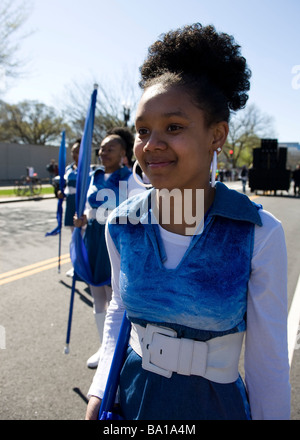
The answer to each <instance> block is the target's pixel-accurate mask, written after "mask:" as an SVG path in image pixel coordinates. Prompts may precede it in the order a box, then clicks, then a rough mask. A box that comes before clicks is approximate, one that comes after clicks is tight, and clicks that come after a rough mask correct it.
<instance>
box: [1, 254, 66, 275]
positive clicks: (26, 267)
mask: <svg viewBox="0 0 300 440" xmlns="http://www.w3.org/2000/svg"><path fill="white" fill-rule="evenodd" d="M69 255H70V254H64V255H61V257H60V258H61V259H65V258H67V257H69ZM57 260H58V257H53V258H49V259H48V260H44V261H39V262H38V263H33V264H30V265H28V266H23V267H19V269H14V270H10V271H8V272H5V273H2V274H0V280H1V279H2V278H7V277H9V276H11V275H16V274H18V273H20V272H26V271H27V270H30V269H35V268H36V267H39V266H44V265H45V264H48V263H52V262H54V261H56V262H57Z"/></svg>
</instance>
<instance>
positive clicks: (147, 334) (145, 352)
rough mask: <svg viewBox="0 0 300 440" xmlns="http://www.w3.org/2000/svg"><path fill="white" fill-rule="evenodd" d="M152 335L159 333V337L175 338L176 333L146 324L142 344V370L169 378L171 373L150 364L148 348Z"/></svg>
mask: <svg viewBox="0 0 300 440" xmlns="http://www.w3.org/2000/svg"><path fill="white" fill-rule="evenodd" d="M154 333H159V334H161V335H164V336H169V337H171V338H176V336H177V332H176V331H175V330H172V329H170V328H163V327H157V326H155V325H152V324H147V327H146V330H145V334H144V338H143V342H142V353H143V358H142V367H143V368H144V370H147V371H152V372H153V373H156V374H159V375H161V376H164V377H167V378H170V377H171V376H172V373H173V372H172V371H170V370H165V369H164V368H161V367H158V366H157V365H154V364H152V363H151V360H150V357H151V353H150V350H149V347H150V345H151V342H152V339H153V334H154Z"/></svg>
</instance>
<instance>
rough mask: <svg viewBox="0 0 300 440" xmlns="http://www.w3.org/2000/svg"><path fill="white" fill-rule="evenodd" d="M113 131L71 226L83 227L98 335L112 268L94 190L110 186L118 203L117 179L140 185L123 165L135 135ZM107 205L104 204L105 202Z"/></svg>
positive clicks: (129, 188)
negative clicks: (80, 214)
mask: <svg viewBox="0 0 300 440" xmlns="http://www.w3.org/2000/svg"><path fill="white" fill-rule="evenodd" d="M115 133H117V134H109V135H107V136H106V137H105V138H104V139H103V141H102V142H101V145H100V149H99V158H100V160H101V164H102V167H100V168H97V169H96V170H95V171H94V172H93V173H92V177H91V182H90V186H89V189H88V192H87V204H86V209H85V213H84V216H83V217H82V218H80V219H78V218H77V217H76V215H75V217H74V226H75V227H82V226H85V228H84V243H85V246H86V249H87V253H88V258H89V263H90V266H91V271H92V274H93V281H94V283H95V285H92V284H90V285H89V287H90V290H91V294H92V296H93V300H94V308H93V312H94V317H95V321H96V325H97V330H98V334H99V338H100V343H101V340H102V334H103V323H104V318H105V313H106V309H107V306H108V304H109V302H110V300H111V285H110V282H111V268H110V261H109V257H108V253H107V248H106V243H105V224H104V223H100V222H99V221H98V220H97V209H98V208H99V206H101V204H102V203H103V201H104V200H102V201H100V200H98V197H97V194H98V192H99V191H100V190H101V189H105V190H112V191H113V192H114V194H115V196H116V198H115V200H114V202H116V203H114V205H112V208H111V210H112V209H113V208H115V206H117V205H118V203H119V198H121V197H123V200H124V196H123V195H122V194H119V182H120V181H123V182H127V185H126V189H127V192H128V194H130V193H131V192H132V191H134V190H135V192H141V191H142V188H141V186H139V184H138V183H137V182H136V180H135V179H134V177H133V175H132V172H131V171H130V170H129V169H128V168H127V167H126V166H123V158H124V157H126V156H128V157H131V156H132V152H133V151H132V150H133V142H134V138H133V135H132V133H131V132H130V131H129V130H128V129H126V128H123V127H119V128H117V127H115ZM106 207H107V204H106ZM100 349H101V346H100V348H99V349H98V350H97V351H96V353H95V354H93V355H92V356H91V357H90V358H89V359H88V360H87V366H88V367H89V368H96V367H97V365H98V361H99V357H100Z"/></svg>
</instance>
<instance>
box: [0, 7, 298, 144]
mask: <svg viewBox="0 0 300 440" xmlns="http://www.w3.org/2000/svg"><path fill="white" fill-rule="evenodd" d="M31 3H32V10H31V13H30V15H29V19H28V20H27V22H26V24H25V26H24V30H33V31H34V33H33V34H32V35H31V36H29V37H28V38H27V39H26V40H24V41H23V42H22V43H21V50H20V56H23V57H25V58H29V59H30V63H29V65H28V66H27V67H26V73H27V75H26V78H24V79H16V80H15V81H14V83H13V84H12V85H11V87H10V89H9V90H8V91H7V92H6V93H4V94H3V93H2V96H1V97H2V99H4V100H5V101H7V102H11V103H17V102H19V101H21V100H24V99H29V100H31V99H33V100H39V101H40V102H44V103H45V104H47V105H52V106H55V105H56V103H57V102H58V101H59V99H60V97H61V96H63V93H64V90H65V89H66V87H68V86H69V85H70V83H72V82H74V81H76V82H86V80H87V79H89V78H92V77H93V78H99V80H100V81H103V83H104V84H108V83H110V84H112V86H114V84H115V83H116V81H118V79H120V78H121V77H122V75H123V76H124V74H125V72H129V75H130V76H132V78H133V80H134V81H135V82H137V81H138V67H139V66H140V65H141V63H142V62H143V59H144V58H145V56H146V53H147V48H148V46H149V45H150V44H151V43H152V42H154V41H155V39H156V38H157V37H158V35H160V34H161V33H163V32H166V31H168V30H170V29H174V28H177V27H179V26H183V25H185V24H191V23H194V22H200V23H202V24H204V25H207V24H214V25H215V27H216V29H217V30H219V31H224V32H227V33H229V34H232V35H233V36H234V37H235V39H236V41H237V42H238V43H239V44H240V45H241V46H242V53H243V55H244V56H245V57H246V59H247V61H248V64H249V67H250V68H251V70H252V82H251V91H250V99H249V103H255V104H256V105H257V106H258V108H259V109H260V110H261V111H262V112H263V113H267V114H268V115H270V116H273V117H274V128H275V134H276V136H277V137H278V139H279V141H281V142H284V141H285V142H300V78H299V81H298V82H297V81H294V84H295V83H296V85H297V84H299V88H296V87H293V83H292V80H293V76H295V74H292V69H293V68H294V69H296V67H295V66H299V73H300V22H299V19H300V1H299V0H31ZM220 74H221V72H220ZM91 89H92V84H91ZM88 99H89V97H88V98H87V100H88ZM124 99H126V97H125V96H124Z"/></svg>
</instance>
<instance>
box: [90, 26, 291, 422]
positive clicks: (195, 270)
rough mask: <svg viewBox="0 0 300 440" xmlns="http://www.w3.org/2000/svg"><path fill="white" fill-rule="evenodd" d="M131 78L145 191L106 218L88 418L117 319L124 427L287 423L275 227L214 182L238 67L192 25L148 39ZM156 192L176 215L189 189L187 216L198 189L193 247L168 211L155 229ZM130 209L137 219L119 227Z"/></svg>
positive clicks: (229, 43) (238, 83) (236, 52)
mask: <svg viewBox="0 0 300 440" xmlns="http://www.w3.org/2000/svg"><path fill="white" fill-rule="evenodd" d="M141 75H142V80H141V86H142V89H143V95H142V97H141V100H140V103H139V106H138V109H137V113H136V131H137V136H136V140H135V146H134V153H135V156H136V158H137V159H138V162H139V164H140V166H141V168H142V169H143V171H144V172H145V174H146V175H147V177H148V178H149V180H150V182H151V183H152V185H153V189H152V190H150V191H147V192H145V193H143V194H141V195H138V196H136V197H133V198H131V199H129V201H128V202H127V203H125V204H122V205H120V206H119V207H118V208H117V209H116V210H114V211H113V213H112V214H111V216H110V218H109V219H108V223H107V243H108V249H109V254H110V258H111V263H112V277H113V278H112V288H113V296H112V301H111V303H110V306H109V309H108V312H107V317H106V323H105V329H104V339H103V351H102V354H101V359H100V361H99V365H98V370H97V372H96V374H95V377H94V380H93V383H92V385H91V387H90V390H89V393H88V394H89V398H90V400H89V404H88V408H87V413H86V418H87V419H96V418H97V415H98V411H99V407H100V403H101V398H102V397H103V393H104V389H105V384H106V380H107V376H108V372H109V367H110V363H111V359H112V355H113V352H114V345H115V342H116V339H117V336H118V332H119V327H120V323H121V320H122V316H123V313H124V310H126V312H127V316H128V318H129V320H130V321H131V337H130V341H129V347H128V350H127V356H126V360H125V363H124V365H123V368H122V371H121V376H120V384H119V395H118V401H119V405H120V412H121V415H122V416H123V417H124V418H125V419H128V420H130V419H133V420H138V419H144V420H145V419H148V420H159V419H163V420H176V419H178V420H184V419H185V420H187V419H189V420H199V419H200V420H205V419H218V420H221V419H227V420H230V419H231V420H232V419H235V420H247V419H248V420H249V419H251V418H252V419H288V418H289V416H290V385H289V362H288V350H287V257H286V247H285V239H284V233H283V229H282V226H281V224H280V222H279V221H278V220H277V219H275V218H274V217H273V216H272V215H271V214H270V213H268V212H266V211H264V210H263V209H262V207H261V206H259V205H256V204H254V203H253V202H251V201H250V200H249V199H248V198H247V197H246V196H245V195H244V194H240V193H238V192H236V191H233V190H229V189H228V188H227V187H226V186H225V185H224V184H223V183H221V182H217V183H216V184H215V182H214V174H215V168H216V158H217V155H218V153H219V152H220V151H221V150H222V147H223V145H224V143H225V141H226V137H227V134H228V121H229V117H230V112H231V111H237V110H239V109H240V108H243V107H244V106H245V104H246V101H247V98H248V96H247V92H248V90H249V78H250V71H249V69H248V67H247V64H246V60H245V59H244V58H243V57H242V55H241V53H240V47H239V46H238V45H237V44H236V43H235V41H234V39H233V37H231V36H229V35H227V34H225V33H217V32H216V30H215V29H214V27H213V26H206V27H202V26H201V25H200V24H195V25H192V26H186V27H183V28H182V29H178V30H175V31H171V32H168V33H166V34H165V35H163V36H162V37H161V38H160V39H159V40H158V41H156V42H155V43H154V44H153V45H152V46H151V47H150V49H149V54H148V57H147V59H146V60H145V62H144V64H143V66H142V68H141ZM211 163H212V164H213V166H212V179H211V180H210V169H211ZM162 189H166V190H168V191H172V190H174V189H177V190H180V193H181V194H182V198H181V199H180V198H179V209H181V212H182V213H183V212H184V209H185V208H186V206H185V202H186V199H185V191H186V190H190V191H192V195H193V205H192V207H193V213H194V215H195V211H196V208H197V206H195V203H196V202H195V200H197V199H196V195H197V190H199V189H202V190H203V193H204V195H203V204H204V216H203V218H202V219H201V220H202V221H203V223H204V225H203V226H202V227H201V228H200V229H197V230H195V231H194V235H192V236H191V235H188V234H187V228H188V226H189V223H188V221H187V220H186V218H185V217H184V216H183V215H182V216H181V218H182V221H181V222H178V221H177V220H178V219H176V218H175V214H176V209H177V213H178V206H177V207H176V209H175V206H174V205H170V217H169V221H166V220H164V219H163V216H162V214H161V213H162V208H163V202H164V200H163V198H162V197H160V190H162ZM150 200H151V201H152V202H153V200H154V205H155V206H151V207H150V208H149V206H150ZM180 203H181V204H180ZM189 207H191V206H189ZM154 208H156V211H158V214H157V215H156V220H157V222H156V224H155V221H151V219H153V211H155V209H154ZM137 209H140V210H141V217H140V221H139V222H130V219H131V218H132V217H133V216H134V214H135V213H136V212H137ZM126 220H127V222H126ZM243 339H245V356H244V364H245V380H242V378H241V376H240V375H239V371H238V363H239V358H240V352H241V346H242V342H243Z"/></svg>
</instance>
